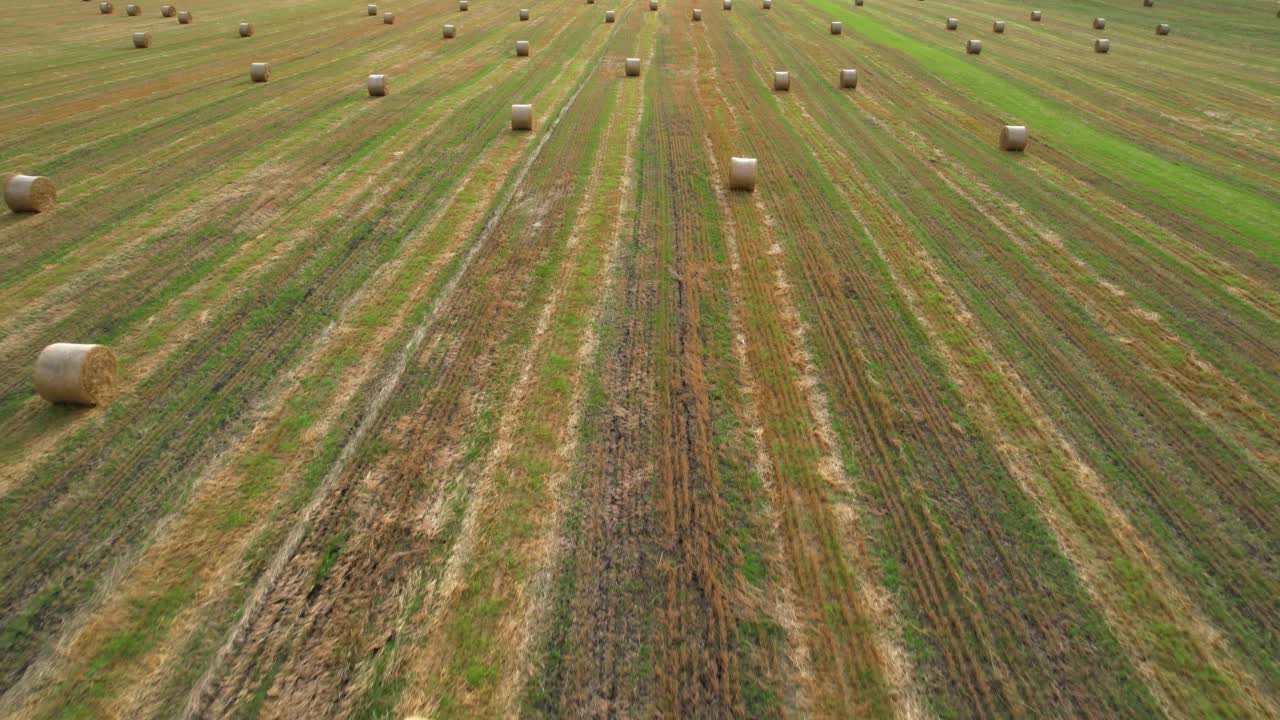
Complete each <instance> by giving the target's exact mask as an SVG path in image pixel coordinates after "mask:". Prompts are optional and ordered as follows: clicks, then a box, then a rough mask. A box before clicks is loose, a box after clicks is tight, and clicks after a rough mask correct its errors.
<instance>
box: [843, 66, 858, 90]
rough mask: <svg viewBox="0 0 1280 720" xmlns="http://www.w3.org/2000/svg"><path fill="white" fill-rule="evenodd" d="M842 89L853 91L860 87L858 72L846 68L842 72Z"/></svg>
mask: <svg viewBox="0 0 1280 720" xmlns="http://www.w3.org/2000/svg"><path fill="white" fill-rule="evenodd" d="M840 87H842V88H846V89H849V90H852V89H854V88H856V87H858V71H857V70H854V69H853V68H845V69H843V70H841V71H840Z"/></svg>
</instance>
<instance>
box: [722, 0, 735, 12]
mask: <svg viewBox="0 0 1280 720" xmlns="http://www.w3.org/2000/svg"><path fill="white" fill-rule="evenodd" d="M724 9H725V10H732V9H733V0H724Z"/></svg>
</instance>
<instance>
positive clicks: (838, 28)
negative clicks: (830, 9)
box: [831, 22, 844, 35]
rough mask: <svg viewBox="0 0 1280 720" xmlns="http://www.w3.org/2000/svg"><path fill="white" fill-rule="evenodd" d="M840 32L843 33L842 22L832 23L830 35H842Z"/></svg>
mask: <svg viewBox="0 0 1280 720" xmlns="http://www.w3.org/2000/svg"><path fill="white" fill-rule="evenodd" d="M842 32H844V23H842V22H833V23H831V34H832V35H839V34H840V33H842Z"/></svg>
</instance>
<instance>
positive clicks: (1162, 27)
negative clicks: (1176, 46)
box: [1156, 23, 1169, 35]
mask: <svg viewBox="0 0 1280 720" xmlns="http://www.w3.org/2000/svg"><path fill="white" fill-rule="evenodd" d="M1156 34H1157V35H1168V34H1169V23H1160V24H1159V25H1157V26H1156Z"/></svg>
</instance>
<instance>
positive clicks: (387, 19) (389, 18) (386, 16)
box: [382, 12, 396, 25]
mask: <svg viewBox="0 0 1280 720" xmlns="http://www.w3.org/2000/svg"><path fill="white" fill-rule="evenodd" d="M382 24H383V25H395V24H396V14H395V13H393V12H384V13H382Z"/></svg>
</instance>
